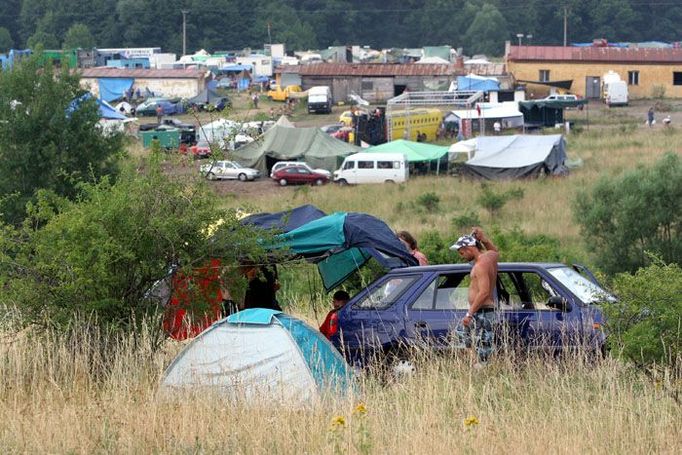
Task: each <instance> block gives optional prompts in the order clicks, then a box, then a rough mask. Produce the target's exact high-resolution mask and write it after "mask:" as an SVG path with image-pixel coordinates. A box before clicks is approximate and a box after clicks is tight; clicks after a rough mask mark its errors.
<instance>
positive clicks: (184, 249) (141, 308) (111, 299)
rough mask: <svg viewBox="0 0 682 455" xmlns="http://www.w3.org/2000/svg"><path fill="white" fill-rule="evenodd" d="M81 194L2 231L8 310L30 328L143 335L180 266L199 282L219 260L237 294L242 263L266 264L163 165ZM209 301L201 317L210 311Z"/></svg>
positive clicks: (230, 216)
mask: <svg viewBox="0 0 682 455" xmlns="http://www.w3.org/2000/svg"><path fill="white" fill-rule="evenodd" d="M153 158H154V159H157V158H158V156H155V155H154V156H153ZM80 190H81V193H80V196H79V198H78V200H77V201H75V202H74V201H69V200H66V199H64V198H61V197H59V196H56V195H54V193H50V192H45V191H43V192H41V193H40V194H39V195H38V198H37V202H36V203H33V204H29V206H28V210H27V212H28V214H29V218H28V219H27V220H26V222H25V223H24V224H23V226H21V227H17V228H12V227H9V226H4V228H3V230H4V232H3V234H4V235H3V241H2V242H0V287H1V288H2V289H3V292H2V293H0V305H3V304H4V305H5V306H16V307H18V308H19V309H20V311H21V312H22V314H23V315H24V316H25V318H26V320H27V322H29V323H40V322H42V321H45V320H49V321H50V323H51V324H56V325H60V326H64V327H66V326H68V324H69V323H70V322H71V321H72V320H73V318H75V317H91V316H94V319H95V320H97V321H98V322H99V323H100V324H102V325H108V326H114V327H117V328H122V329H134V328H135V321H141V320H143V319H144V317H145V316H148V315H153V314H155V313H156V312H158V310H159V308H158V306H157V305H158V302H153V301H150V300H149V299H145V294H146V293H147V291H148V290H149V289H150V287H151V286H152V284H153V283H155V282H156V281H157V280H159V279H161V278H163V277H165V276H166V275H167V273H168V270H169V266H170V265H171V264H178V265H179V266H180V267H181V270H183V271H185V272H190V271H192V270H194V268H195V267H197V266H202V265H204V264H206V263H207V261H208V259H209V258H220V259H221V262H222V265H223V266H224V267H225V270H226V274H227V275H229V276H230V277H231V278H232V279H233V280H235V286H234V289H233V288H232V287H231V288H230V290H231V291H234V293H235V294H238V289H239V288H240V285H243V283H240V282H239V281H238V279H237V267H236V264H237V262H238V259H240V258H243V257H245V256H250V257H253V258H259V257H261V256H262V254H263V252H262V248H261V247H260V246H259V243H258V242H257V239H256V235H255V233H254V232H253V231H252V230H251V229H248V228H245V227H242V226H241V225H240V223H239V222H238V220H237V216H236V214H235V213H234V212H232V211H224V210H220V209H219V208H218V205H217V200H215V199H214V198H213V197H211V196H209V195H210V194H211V193H210V192H209V191H207V190H206V188H205V185H204V183H203V181H201V180H199V179H198V178H197V180H196V181H193V180H191V179H186V177H185V178H184V179H182V180H180V179H178V180H174V179H172V178H171V177H168V176H166V175H164V174H163V173H162V172H161V170H160V166H158V165H157V164H155V163H154V162H152V163H150V164H148V165H147V167H146V169H145V173H144V174H138V173H137V172H136V171H135V170H134V169H130V170H127V171H126V172H124V173H123V174H122V175H121V177H120V178H119V180H117V181H116V183H111V182H110V181H109V180H108V179H104V180H102V181H100V182H98V183H94V184H82V185H81V186H80ZM219 220H221V221H219ZM221 223H222V224H221ZM242 281H243V278H242ZM241 287H243V286H241ZM196 294H197V295H198V294H201V293H196ZM202 300H203V299H197V301H196V302H193V303H192V304H193V305H194V304H196V309H198V310H201V308H202V307H203V308H205V304H206V302H205V300H203V301H202ZM188 309H189V310H190V311H191V312H193V311H194V308H188Z"/></svg>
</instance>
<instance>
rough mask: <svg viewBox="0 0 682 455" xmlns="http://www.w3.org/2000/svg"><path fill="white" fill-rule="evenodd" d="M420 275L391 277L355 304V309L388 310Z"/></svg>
mask: <svg viewBox="0 0 682 455" xmlns="http://www.w3.org/2000/svg"><path fill="white" fill-rule="evenodd" d="M420 276H421V275H410V276H401V277H393V278H389V279H388V280H386V281H384V282H383V283H382V284H381V285H379V287H377V288H375V289H374V290H372V291H371V292H370V293H369V294H367V295H366V296H365V297H364V298H363V299H362V300H360V301H358V302H356V303H355V305H354V306H355V308H358V309H362V310H370V309H372V310H377V309H379V310H380V309H384V308H388V307H390V306H391V305H393V304H394V303H395V302H396V301H397V300H398V297H400V296H401V295H402V294H403V292H405V291H406V290H407V289H408V288H409V287H410V286H412V284H414V283H415V282H416V281H417V280H418V279H419V278H420Z"/></svg>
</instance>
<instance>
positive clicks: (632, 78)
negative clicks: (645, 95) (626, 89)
mask: <svg viewBox="0 0 682 455" xmlns="http://www.w3.org/2000/svg"><path fill="white" fill-rule="evenodd" d="M628 85H639V71H628Z"/></svg>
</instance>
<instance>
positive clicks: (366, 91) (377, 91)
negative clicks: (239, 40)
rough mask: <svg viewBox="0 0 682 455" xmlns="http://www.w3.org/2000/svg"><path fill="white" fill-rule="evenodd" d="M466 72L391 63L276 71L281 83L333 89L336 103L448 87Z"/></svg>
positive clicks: (455, 68)
mask: <svg viewBox="0 0 682 455" xmlns="http://www.w3.org/2000/svg"><path fill="white" fill-rule="evenodd" d="M462 74H464V67H463V65H462V64H461V63H460V64H449V65H445V64H438V65H428V64H403V65H399V64H390V63H317V64H310V65H298V66H281V67H278V68H277V69H276V70H275V77H276V79H277V82H278V84H280V85H282V86H287V85H290V84H292V83H295V81H296V80H299V81H300V85H301V86H302V87H303V90H307V89H309V88H310V87H314V86H317V85H326V86H328V87H330V88H331V89H332V97H333V98H334V102H338V101H346V100H347V98H348V95H349V94H351V93H354V94H356V95H360V96H361V97H362V98H364V99H366V100H367V101H369V102H372V103H379V102H384V101H386V100H388V99H390V98H393V97H394V96H397V95H400V94H401V93H402V92H403V91H404V90H405V89H407V90H410V91H414V92H418V91H426V90H429V91H430V90H447V89H448V87H449V86H450V82H451V81H452V80H454V79H455V78H456V77H457V76H458V75H462Z"/></svg>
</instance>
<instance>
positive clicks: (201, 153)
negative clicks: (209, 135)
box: [189, 142, 211, 158]
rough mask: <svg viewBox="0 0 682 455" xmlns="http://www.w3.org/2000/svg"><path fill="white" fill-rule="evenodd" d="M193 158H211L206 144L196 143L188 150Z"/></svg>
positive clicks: (209, 148)
mask: <svg viewBox="0 0 682 455" xmlns="http://www.w3.org/2000/svg"><path fill="white" fill-rule="evenodd" d="M189 152H190V153H191V154H192V156H193V157H194V158H208V157H209V156H211V147H210V145H209V143H208V142H198V143H196V144H194V145H193V146H191V147H190V148H189Z"/></svg>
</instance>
